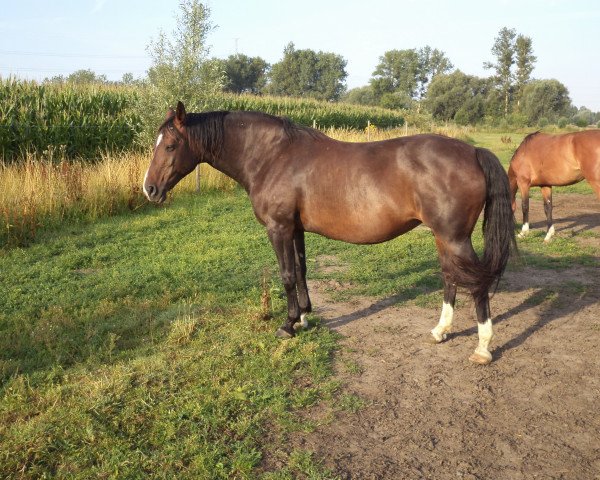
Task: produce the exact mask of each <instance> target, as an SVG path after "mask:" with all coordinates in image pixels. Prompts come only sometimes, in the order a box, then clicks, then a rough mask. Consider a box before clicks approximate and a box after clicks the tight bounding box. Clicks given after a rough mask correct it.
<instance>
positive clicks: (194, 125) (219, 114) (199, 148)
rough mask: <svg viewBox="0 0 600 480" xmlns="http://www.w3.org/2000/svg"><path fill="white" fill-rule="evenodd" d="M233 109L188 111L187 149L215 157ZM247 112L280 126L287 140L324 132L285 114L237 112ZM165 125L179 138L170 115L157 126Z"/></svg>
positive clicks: (200, 155) (221, 146)
mask: <svg viewBox="0 0 600 480" xmlns="http://www.w3.org/2000/svg"><path fill="white" fill-rule="evenodd" d="M231 113H233V112H229V111H216V112H203V113H188V114H187V115H186V117H185V126H186V129H187V133H188V139H189V143H190V148H191V149H192V150H193V151H194V153H196V154H197V155H198V156H199V157H200V158H202V159H203V160H211V159H212V160H214V159H218V158H219V157H220V155H221V151H222V149H223V141H224V138H225V135H224V131H225V117H227V116H228V115H230V114H231ZM239 113H242V114H246V115H251V116H253V117H256V118H259V119H260V118H262V119H264V120H267V121H271V122H273V123H274V124H275V125H276V126H279V127H281V128H282V129H283V131H284V133H285V135H286V137H287V138H288V140H289V141H290V142H294V141H295V140H296V139H297V138H298V136H299V135H301V134H303V133H304V134H308V135H309V136H311V137H312V138H324V137H325V134H323V133H321V132H319V131H318V130H315V129H314V128H310V127H305V126H303V125H298V124H296V123H294V122H292V121H291V120H290V119H289V118H286V117H277V116H275V115H269V114H268V113H262V112H239ZM163 128H168V129H169V131H170V132H172V133H173V134H174V135H176V136H177V137H178V138H180V135H179V132H178V131H177V129H176V128H173V118H169V119H167V120H165V121H164V122H163V124H162V125H161V126H160V128H159V129H158V130H159V131H161V130H162V129H163Z"/></svg>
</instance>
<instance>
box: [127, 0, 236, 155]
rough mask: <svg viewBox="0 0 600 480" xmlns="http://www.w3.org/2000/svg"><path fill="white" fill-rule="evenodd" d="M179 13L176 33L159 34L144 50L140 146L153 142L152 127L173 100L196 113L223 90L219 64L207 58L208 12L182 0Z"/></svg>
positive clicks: (191, 0) (193, 1)
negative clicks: (145, 77)
mask: <svg viewBox="0 0 600 480" xmlns="http://www.w3.org/2000/svg"><path fill="white" fill-rule="evenodd" d="M179 12H180V14H179V15H177V16H176V22H177V28H176V30H175V31H173V32H172V34H171V35H170V36H167V35H165V34H164V33H163V32H162V31H161V32H160V33H159V35H158V38H157V39H156V40H152V41H151V42H150V44H149V45H148V47H147V50H148V53H149V54H150V57H151V58H152V65H151V67H150V69H149V70H148V88H145V89H143V90H141V91H140V99H139V103H140V112H141V115H142V123H143V124H144V125H145V126H146V128H145V130H144V131H143V132H142V134H141V135H140V138H139V141H140V143H141V144H142V145H144V146H145V145H148V144H149V143H150V142H152V141H154V138H153V137H154V136H155V132H156V128H157V127H158V126H159V125H160V123H161V121H162V119H163V118H164V116H165V113H166V111H167V109H168V108H169V107H173V106H175V105H176V104H177V101H179V100H181V101H183V102H184V103H185V105H186V107H187V108H188V109H189V110H190V111H200V110H203V109H204V108H205V106H206V105H207V103H208V101H209V99H210V98H211V97H212V96H214V94H216V93H219V92H221V91H222V88H223V83H224V75H223V72H222V70H221V63H220V62H217V61H215V60H210V59H209V58H208V55H209V53H210V47H209V45H208V44H207V38H208V35H209V34H210V32H212V31H213V30H214V28H215V27H214V26H213V25H212V23H211V22H210V9H209V8H208V7H207V6H205V5H204V4H202V3H201V2H200V1H198V0H182V1H181V3H180V4H179Z"/></svg>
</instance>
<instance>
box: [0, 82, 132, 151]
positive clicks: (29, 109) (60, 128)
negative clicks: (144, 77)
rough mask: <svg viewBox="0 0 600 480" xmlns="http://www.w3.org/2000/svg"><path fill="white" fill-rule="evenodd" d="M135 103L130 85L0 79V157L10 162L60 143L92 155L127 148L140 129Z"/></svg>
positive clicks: (72, 149) (53, 148) (62, 145)
mask: <svg viewBox="0 0 600 480" xmlns="http://www.w3.org/2000/svg"><path fill="white" fill-rule="evenodd" d="M135 104H136V92H135V90H133V89H130V88H123V87H119V88H117V87H109V86H98V85H93V86H92V85H86V86H77V87H75V86H64V85H51V84H49V85H46V84H42V85H40V84H37V83H36V82H29V81H22V80H14V79H7V80H1V79H0V157H1V158H2V159H3V160H4V161H5V162H9V161H15V160H16V159H19V158H21V159H22V158H25V157H26V155H27V154H31V153H38V154H41V153H43V152H45V151H48V150H49V149H50V150H56V149H61V150H63V151H64V154H65V155H67V156H68V157H71V158H74V157H80V158H92V157H94V156H98V153H99V152H106V151H117V150H126V149H131V148H133V147H134V144H135V143H134V142H135V138H136V135H137V133H138V131H139V130H140V129H141V125H140V121H139V116H138V115H137V113H136V112H135V109H134V107H135Z"/></svg>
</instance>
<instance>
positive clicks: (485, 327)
mask: <svg viewBox="0 0 600 480" xmlns="http://www.w3.org/2000/svg"><path fill="white" fill-rule="evenodd" d="M477 333H478V334H479V345H478V346H477V348H476V349H475V352H474V353H473V355H471V357H470V360H471V361H472V362H475V363H481V364H487V363H490V362H491V361H492V354H491V353H490V350H489V346H490V342H491V340H492V337H493V336H494V331H493V329H492V319H491V318H488V319H487V320H486V321H485V322H484V323H477Z"/></svg>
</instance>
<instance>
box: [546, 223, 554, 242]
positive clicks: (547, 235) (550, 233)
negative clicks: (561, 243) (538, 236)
mask: <svg viewBox="0 0 600 480" xmlns="http://www.w3.org/2000/svg"><path fill="white" fill-rule="evenodd" d="M553 236H554V225H550V228H549V229H548V233H546V238H544V242H549V241H550V239H551V238H552V237H553Z"/></svg>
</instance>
